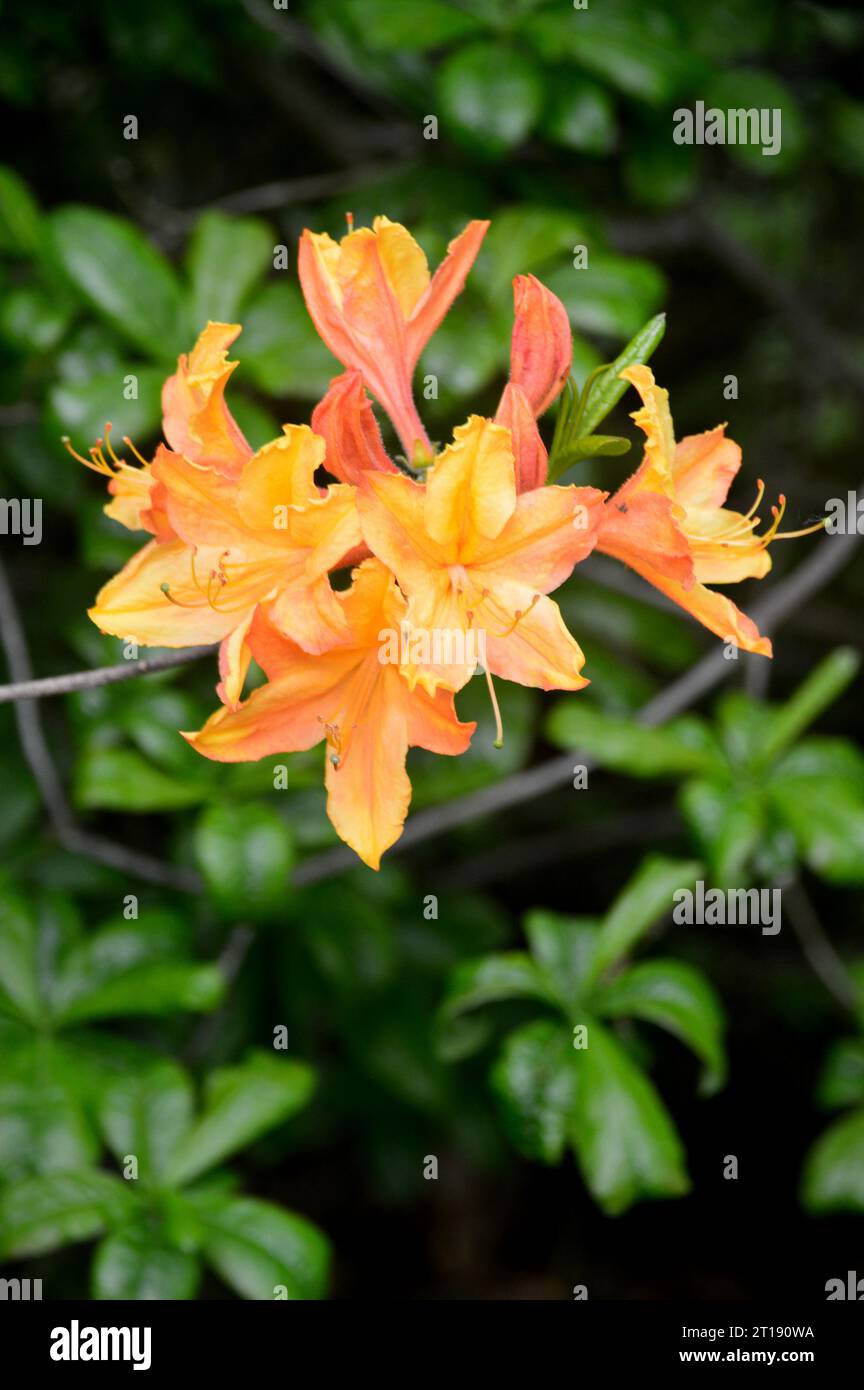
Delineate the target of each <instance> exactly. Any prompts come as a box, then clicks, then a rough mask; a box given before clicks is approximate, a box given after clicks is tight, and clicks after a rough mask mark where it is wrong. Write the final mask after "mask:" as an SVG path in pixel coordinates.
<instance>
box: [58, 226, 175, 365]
mask: <svg viewBox="0 0 864 1390" xmlns="http://www.w3.org/2000/svg"><path fill="white" fill-rule="evenodd" d="M51 228H52V239H53V246H54V250H55V253H56V255H57V257H58V259H59V261H60V264H61V265H62V267H63V269H64V270H65V272H66V274H67V275H68V276H69V278H70V280H71V281H72V282H73V284H74V285H75V286H76V287H77V288H78V289H79V290H80V291H81V293H82V294H83V295H84V296H85V298H86V299H87V300H88V302H89V303H90V304H91V305H92V306H93V308H94V309H96V310H97V312H98V313H100V314H101V315H102V317H103V318H105V319H106V320H107V322H108V323H110V324H111V326H112V327H113V328H115V329H116V330H117V332H118V333H119V334H120V336H121V337H122V338H123V339H124V340H125V341H126V342H129V343H132V344H133V345H134V346H136V347H139V348H142V349H143V350H144V351H145V352H148V353H150V354H151V355H152V356H153V357H155V358H157V359H158V360H159V361H161V362H171V360H172V359H173V358H174V356H175V355H176V353H177V352H178V351H180V350H182V349H183V348H184V347H191V343H187V342H186V339H187V337H188V327H187V325H186V323H185V322H184V321H183V318H184V314H183V306H182V303H181V295H180V286H179V282H178V280H177V277H176V275H175V273H174V271H173V269H172V267H171V266H170V265H169V263H168V261H166V260H165V259H164V257H163V256H162V255H161V254H160V253H159V252H158V251H157V250H156V249H155V248H154V247H153V246H152V245H151V243H150V242H149V241H148V240H147V238H146V237H145V236H144V235H143V233H142V232H140V231H139V230H138V228H137V227H136V226H135V225H134V223H132V222H128V221H127V220H126V219H125V218H122V217H116V216H114V214H113V213H108V212H102V211H100V210H98V209H96V208H86V207H65V208H60V209H59V210H58V211H57V212H54V213H52V214H51Z"/></svg>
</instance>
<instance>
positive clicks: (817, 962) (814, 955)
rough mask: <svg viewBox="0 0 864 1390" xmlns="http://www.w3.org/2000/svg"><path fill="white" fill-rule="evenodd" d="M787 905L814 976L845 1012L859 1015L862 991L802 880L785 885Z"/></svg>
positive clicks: (784, 894) (782, 885)
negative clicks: (828, 932)
mask: <svg viewBox="0 0 864 1390" xmlns="http://www.w3.org/2000/svg"><path fill="white" fill-rule="evenodd" d="M781 888H782V892H783V901H784V905H785V908H786V912H787V914H788V916H789V920H790V921H791V923H792V930H793V931H794V933H795V935H796V936H797V938H798V940H799V942H800V943H801V949H802V951H803V952H804V955H805V956H806V957H807V961H808V963H809V965H810V967H811V969H812V971H813V973H814V975H818V977H819V979H820V980H821V981H822V983H823V985H824V986H825V988H826V989H827V990H828V992H829V993H830V994H832V995H833V996H834V998H835V999H836V1000H837V1002H838V1004H841V1005H842V1007H843V1008H844V1009H849V1010H851V1012H852V1013H855V1014H856V1015H857V1011H858V1009H859V1008H860V1007H861V991H860V989H859V988H858V986H857V985H856V983H855V981H854V980H853V978H852V976H851V975H850V974H849V971H848V970H847V969H846V966H845V965H844V963H843V961H842V960H841V958H840V956H838V954H837V952H836V951H835V950H834V947H833V946H832V945H831V942H830V941H829V940H828V937H827V936H826V935H825V931H824V929H823V927H822V923H821V922H820V921H819V917H818V915H817V913H816V909H815V908H814V906H813V904H812V903H811V901H810V898H809V897H808V895H807V893H806V891H805V889H804V886H803V884H802V883H801V880H800V879H792V880H791V881H789V882H787V883H784V884H781Z"/></svg>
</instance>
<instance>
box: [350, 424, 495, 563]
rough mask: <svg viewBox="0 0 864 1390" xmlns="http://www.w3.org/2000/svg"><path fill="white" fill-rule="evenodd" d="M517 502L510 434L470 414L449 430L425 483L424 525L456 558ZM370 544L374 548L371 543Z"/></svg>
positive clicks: (491, 529) (488, 534)
mask: <svg viewBox="0 0 864 1390" xmlns="http://www.w3.org/2000/svg"><path fill="white" fill-rule="evenodd" d="M515 507H516V481H515V466H514V462H513V453H512V450H511V447H510V434H509V432H508V431H507V430H506V429H503V428H502V427H501V426H500V425H495V424H493V423H492V421H491V420H484V419H483V417H482V416H480V415H472V416H470V418H469V419H468V421H467V423H466V424H464V425H459V426H458V427H457V429H455V430H454V432H453V443H452V444H448V445H447V448H446V449H444V450H443V452H442V453H441V454H439V455H438V458H437V459H436V461H435V465H434V467H433V468H432V469H431V470H430V472H429V474H428V481H427V484H426V508H425V525H426V530H427V531H428V533H429V535H430V536H431V537H432V538H433V540H435V541H437V542H438V544H439V545H441V546H444V547H448V548H451V547H455V554H454V559H455V558H456V556H458V555H460V554H461V553H462V551H463V549H464V548H465V547H467V546H470V545H471V544H472V543H473V542H474V541H475V540H476V539H478V538H481V537H483V538H488V539H491V538H493V537H495V536H497V535H498V534H499V533H500V532H501V530H502V529H503V527H504V526H506V524H507V522H508V520H509V519H510V517H511V516H512V515H513V511H514V509H515ZM373 549H374V547H373Z"/></svg>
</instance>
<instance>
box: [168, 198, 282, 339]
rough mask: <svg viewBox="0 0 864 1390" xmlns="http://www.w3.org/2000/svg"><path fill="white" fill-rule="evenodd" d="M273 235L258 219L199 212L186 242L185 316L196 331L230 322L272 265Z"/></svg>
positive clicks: (237, 314) (215, 212)
mask: <svg viewBox="0 0 864 1390" xmlns="http://www.w3.org/2000/svg"><path fill="white" fill-rule="evenodd" d="M273 244H274V239H273V233H272V231H271V229H270V228H269V227H268V225H267V223H266V222H262V221H260V220H259V219H258V218H257V217H229V216H227V215H226V214H225V213H223V212H219V211H216V210H214V211H210V212H205V213H202V215H201V216H200V217H199V219H198V221H197V222H196V224H195V230H194V231H193V233H192V237H191V239H190V242H189V248H188V252H187V259H186V268H187V270H188V273H189V279H190V282H191V304H190V314H191V318H192V323H193V325H194V326H195V330H196V332H197V331H200V330H201V329H202V328H204V327H205V325H206V324H207V321H208V320H212V321H213V322H214V323H232V322H233V321H234V320H235V319H236V318H237V317H238V316H239V314H240V311H241V309H242V307H243V305H244V303H245V301H246V298H247V296H248V295H249V293H250V291H251V290H252V289H253V287H254V286H255V285H256V284H257V282H258V281H259V280H260V279H261V277H262V276H263V275H264V272H265V271H266V270H267V268H268V266H271V265H272V263H273Z"/></svg>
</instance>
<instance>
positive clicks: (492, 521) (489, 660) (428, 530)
mask: <svg viewBox="0 0 864 1390" xmlns="http://www.w3.org/2000/svg"><path fill="white" fill-rule="evenodd" d="M427 479H428V480H427V482H426V485H425V487H424V486H421V485H419V484H418V483H415V482H413V481H412V480H411V479H410V478H405V477H398V478H397V477H391V476H389V475H386V474H383V473H374V472H368V473H363V474H362V475H361V479H360V485H359V487H358V493H357V499H358V506H359V509H360V519H361V527H362V530H363V536H364V539H365V540H366V543H367V545H368V546H369V547H370V549H371V550H372V552H373V554H375V555H377V556H378V558H379V559H380V560H383V562H384V563H385V564H386V565H387V566H388V567H389V568H390V569H391V570H392V571H393V573H394V574H395V575H396V578H397V579H398V581H399V584H400V587H401V588H402V591H403V593H404V594H405V596H406V597H407V599H408V614H407V619H408V623H409V625H410V627H411V628H412V629H413V630H414V632H415V633H416V634H419V636H420V638H421V639H422V638H424V637H425V638H426V639H428V640H427V641H426V642H425V650H426V652H427V655H428V659H427V656H424V657H423V658H422V659H418V660H416V661H408V662H406V669H407V674H408V675H409V679H410V680H411V682H412V683H416V682H417V681H419V682H420V683H421V684H423V685H425V687H426V688H427V689H428V690H433V689H434V688H435V687H436V686H437V685H439V684H440V685H444V686H447V687H449V688H450V689H452V690H459V689H461V687H462V686H463V685H464V684H465V683H466V681H467V680H468V679H469V678H470V676H471V675H472V674H473V672H474V670H475V669H476V667H477V665H478V664H481V665H483V666H484V667H485V669H486V670H487V671H488V672H491V673H492V674H494V675H500V676H502V677H504V678H505V679H507V680H513V681H518V682H519V683H520V684H522V685H532V686H539V687H540V688H541V689H544V690H549V689H559V690H578V689H580V688H581V687H582V686H583V685H586V684H587V682H586V681H585V680H584V678H583V677H582V676H581V675H580V672H581V669H582V666H583V664H584V657H583V655H582V652H581V650H580V648H579V646H578V644H577V643H576V642H575V641H574V639H573V638H572V637H571V636H570V633H569V632H568V631H567V629H566V627H565V626H564V622H563V619H562V617H561V614H560V612H559V610H558V607H557V605H556V604H555V603H554V602H553V601H552V600H551V599H550V598H548V597H546V595H547V594H548V593H549V591H550V590H552V589H555V588H557V587H558V585H559V584H562V583H563V582H564V580H565V579H566V578H567V577H568V575H569V574H570V572H571V570H572V569H573V566H574V565H575V564H577V562H578V561H580V560H583V559H584V558H585V556H586V555H588V554H589V553H590V551H591V550H592V548H593V545H594V542H595V539H596V535H597V527H598V525H599V522H600V518H601V514H602V507H601V503H602V499H603V497H604V496H605V494H604V493H602V492H599V491H597V489H596V488H575V487H544V488H537V489H535V490H533V491H531V492H524V493H522V494H521V495H520V496H518V497H517V493H516V480H515V467H514V460H513V453H512V448H511V442H510V434H509V432H508V431H507V430H506V429H504V428H503V427H502V426H500V425H495V424H493V422H492V421H491V420H484V419H482V418H481V417H479V416H476V415H475V416H472V417H471V418H470V419H469V421H468V423H467V424H465V425H463V426H461V427H460V428H459V429H457V430H456V432H455V439H454V442H453V444H451V445H449V446H448V447H447V448H446V449H445V450H444V451H443V452H442V453H441V454H440V455H439V457H438V459H437V460H436V462H435V465H434V467H433V468H431V469H430V471H429V474H428V475H427ZM469 636H470V639H471V640H466V639H468V638H469ZM418 649H419V650H423V649H424V644H423V643H422V642H421V644H420V647H419V648H418Z"/></svg>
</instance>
